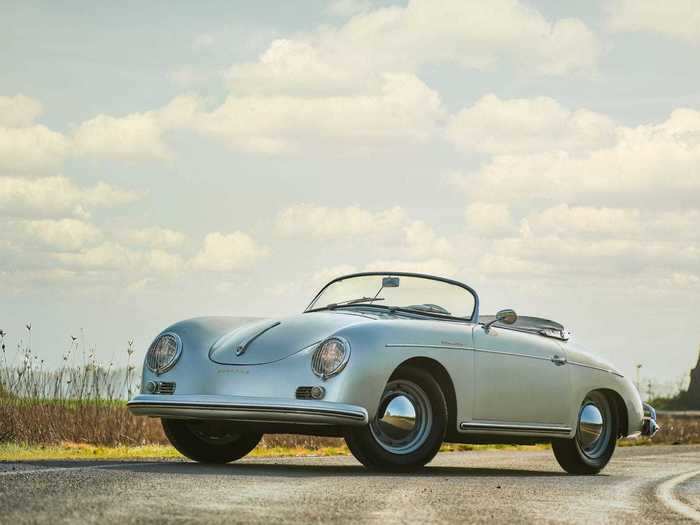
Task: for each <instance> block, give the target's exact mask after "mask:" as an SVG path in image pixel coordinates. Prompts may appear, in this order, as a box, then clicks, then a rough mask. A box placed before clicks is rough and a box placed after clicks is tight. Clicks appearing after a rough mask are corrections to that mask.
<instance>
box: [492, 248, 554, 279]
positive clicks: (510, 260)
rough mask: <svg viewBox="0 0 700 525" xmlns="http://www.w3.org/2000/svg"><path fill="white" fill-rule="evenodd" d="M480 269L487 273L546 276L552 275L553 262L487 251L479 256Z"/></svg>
mask: <svg viewBox="0 0 700 525" xmlns="http://www.w3.org/2000/svg"><path fill="white" fill-rule="evenodd" d="M478 268H479V271H480V272H481V273H483V274H485V275H491V274H496V275H510V276H515V275H527V276H530V277H533V276H546V275H552V273H553V268H552V265H551V264H548V263H547V262H544V261H542V260H539V261H531V260H527V259H523V258H520V257H517V256H512V255H506V254H492V253H486V254H483V255H482V256H481V257H479V262H478Z"/></svg>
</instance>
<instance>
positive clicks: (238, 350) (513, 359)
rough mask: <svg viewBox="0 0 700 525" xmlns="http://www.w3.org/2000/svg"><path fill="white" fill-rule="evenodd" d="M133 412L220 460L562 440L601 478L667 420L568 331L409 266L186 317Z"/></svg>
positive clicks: (384, 454) (163, 339)
mask: <svg viewBox="0 0 700 525" xmlns="http://www.w3.org/2000/svg"><path fill="white" fill-rule="evenodd" d="M128 406H129V409H130V410H131V412H132V413H134V414H139V415H146V416H152V417H159V418H161V420H162V424H163V428H164V430H165V433H166V435H167V436H168V439H169V440H170V441H171V442H172V444H173V445H174V446H175V448H176V449H177V450H179V451H180V452H181V453H182V454H184V455H185V456H187V457H189V458H191V459H193V460H196V461H202V462H213V463H226V462H230V461H233V460H236V459H239V458H241V457H243V456H245V455H246V454H248V453H249V452H250V451H251V450H252V449H253V448H255V446H256V445H257V444H258V442H259V441H260V438H261V437H262V435H263V434H265V433H296V434H310V435H323V436H338V437H344V438H345V440H346V442H347V444H348V447H349V448H350V450H351V451H352V453H353V454H354V456H355V457H356V458H357V459H358V460H359V461H360V462H361V463H363V464H364V465H365V466H367V467H371V468H377V469H388V470H410V469H414V468H418V467H421V466H423V465H425V464H426V463H428V462H429V461H430V460H431V459H432V458H433V457H434V456H435V454H436V453H437V451H438V449H439V448H440V445H441V444H442V443H443V442H453V443H536V442H551V443H552V448H553V450H554V455H555V456H556V458H557V460H558V461H559V464H560V465H561V466H562V467H563V468H564V470H566V471H567V472H570V473H573V474H594V473H597V472H599V471H600V470H601V469H602V468H603V467H605V465H606V464H607V463H608V461H609V460H610V457H611V456H612V454H613V452H614V450H615V444H616V440H617V439H618V438H620V437H623V436H629V435H638V434H644V435H647V436H651V435H653V434H654V433H655V432H656V430H657V428H658V427H657V425H656V421H655V419H656V414H655V412H654V410H653V409H652V408H651V407H650V406H648V405H644V404H643V403H642V401H641V399H640V397H639V394H638V392H637V389H636V388H635V387H634V385H633V384H632V383H631V382H630V380H629V379H627V378H625V377H624V376H623V375H622V374H621V373H620V372H618V371H617V370H616V369H615V368H613V367H612V366H611V365H609V364H607V363H605V362H604V361H602V360H600V359H598V358H596V357H594V356H592V355H591V354H589V353H587V352H586V351H585V350H584V349H583V348H582V347H581V346H580V345H579V344H577V343H576V342H574V341H572V340H571V339H570V337H569V333H568V332H567V331H566V330H565V329H564V327H563V326H562V325H561V324H559V323H556V322H554V321H550V320H547V319H540V318H536V317H518V316H517V315H516V313H515V312H514V311H513V310H502V311H500V312H498V314H496V315H495V316H480V315H479V297H478V295H477V294H476V292H475V291H474V290H473V289H472V288H470V287H469V286H467V285H465V284H462V283H459V282H457V281H453V280H450V279H443V278H439V277H433V276H429V275H421V274H413V273H403V272H392V273H388V272H367V273H358V274H353V275H347V276H344V277H339V278H337V279H334V280H333V281H331V282H330V283H328V284H327V285H326V286H324V287H323V288H322V289H321V291H320V292H319V293H318V294H317V295H316V297H315V298H314V300H313V301H311V304H310V305H309V306H308V308H307V309H306V310H305V311H304V312H303V313H302V314H299V315H295V316H292V317H287V318H283V319H279V320H264V321H258V322H249V323H243V324H242V323H241V322H240V320H236V319H235V318H228V317H205V318H198V319H191V320H188V321H182V322H180V323H176V324H174V325H173V326H171V327H169V328H167V329H166V330H165V331H163V332H162V333H161V334H160V335H158V337H157V338H156V339H155V341H154V342H153V344H151V346H150V348H149V349H148V352H147V354H146V359H145V366H144V371H143V383H142V390H141V393H140V394H139V395H137V396H135V397H134V398H133V399H131V400H130V401H129V405H128Z"/></svg>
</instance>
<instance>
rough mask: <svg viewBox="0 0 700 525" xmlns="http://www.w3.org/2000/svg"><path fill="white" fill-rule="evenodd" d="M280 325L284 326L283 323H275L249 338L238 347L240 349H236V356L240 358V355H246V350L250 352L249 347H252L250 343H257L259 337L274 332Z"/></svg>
mask: <svg viewBox="0 0 700 525" xmlns="http://www.w3.org/2000/svg"><path fill="white" fill-rule="evenodd" d="M280 324H282V321H277V322H274V323H272V324H271V325H269V326H266V327H265V328H263V329H262V330H260V331H259V332H258V333H257V334H255V335H253V336H251V337H249V338H248V339H246V340H245V341H243V342H242V343H241V344H239V345H238V347H236V355H237V356H239V355H243V354H245V352H246V350H248V346H250V343H252V342H253V341H255V340H256V339H257V338H258V337H260V336H261V335H263V334H264V333H265V332H267V331H268V330H272V329H273V328H274V327H275V326H277V325H280Z"/></svg>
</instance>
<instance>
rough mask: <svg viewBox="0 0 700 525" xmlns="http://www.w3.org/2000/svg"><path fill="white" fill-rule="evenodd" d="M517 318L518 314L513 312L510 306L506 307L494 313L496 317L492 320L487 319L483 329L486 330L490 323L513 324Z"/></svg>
mask: <svg viewBox="0 0 700 525" xmlns="http://www.w3.org/2000/svg"><path fill="white" fill-rule="evenodd" d="M517 320H518V314H516V313H515V310H512V309H510V308H507V309H506V310H500V311H499V312H498V313H497V314H496V318H495V319H494V320H493V321H489V322H488V323H486V324H485V325H484V330H486V331H487V332H488V331H489V329H490V328H491V325H492V324H494V323H502V324H514V323H515V321H517Z"/></svg>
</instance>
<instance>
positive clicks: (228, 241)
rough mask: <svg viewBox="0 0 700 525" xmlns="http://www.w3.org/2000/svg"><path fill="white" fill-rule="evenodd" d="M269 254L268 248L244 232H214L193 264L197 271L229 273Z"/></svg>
mask: <svg viewBox="0 0 700 525" xmlns="http://www.w3.org/2000/svg"><path fill="white" fill-rule="evenodd" d="M268 254H269V250H268V249H267V248H265V247H262V246H260V245H258V243H257V242H256V241H255V239H253V238H252V237H250V236H249V235H247V234H245V233H243V232H240V231H235V232H233V233H228V234H224V233H219V232H213V233H208V234H207V236H206V237H205V238H204V245H203V247H202V250H201V251H200V252H199V253H198V254H197V255H196V256H195V258H194V259H193V260H192V263H191V264H192V267H193V268H195V269H197V270H208V271H215V272H229V271H233V270H238V269H241V268H245V267H247V266H251V265H252V264H254V263H255V262H256V261H257V260H259V259H260V258H262V257H266V256H267V255H268Z"/></svg>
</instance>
